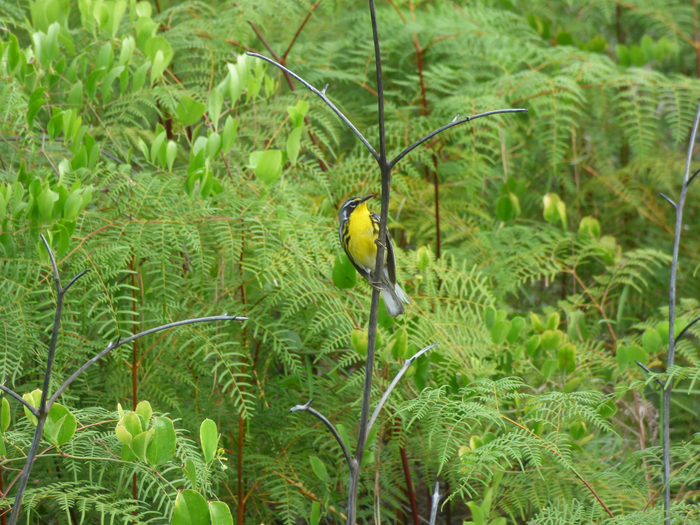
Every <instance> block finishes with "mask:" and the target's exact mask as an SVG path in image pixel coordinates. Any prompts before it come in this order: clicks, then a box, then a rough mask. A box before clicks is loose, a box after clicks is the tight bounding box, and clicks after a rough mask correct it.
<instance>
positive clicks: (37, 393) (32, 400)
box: [22, 388, 41, 426]
mask: <svg viewBox="0 0 700 525" xmlns="http://www.w3.org/2000/svg"><path fill="white" fill-rule="evenodd" d="M22 399H24V400H25V401H26V402H27V403H29V404H30V405H31V406H33V407H34V408H39V405H40V404H41V390H39V389H38V388H37V389H36V390H34V391H33V392H27V393H26V394H24V395H23V396H22ZM24 415H25V416H27V419H28V420H29V422H30V423H31V424H32V425H34V426H36V425H37V423H38V421H37V418H36V417H34V415H33V414H32V413H31V412H30V411H29V410H27V407H24Z"/></svg>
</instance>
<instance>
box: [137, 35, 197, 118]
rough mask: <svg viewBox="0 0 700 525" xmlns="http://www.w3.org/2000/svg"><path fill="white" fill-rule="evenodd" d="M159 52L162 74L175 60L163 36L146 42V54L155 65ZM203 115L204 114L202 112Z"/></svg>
mask: <svg viewBox="0 0 700 525" xmlns="http://www.w3.org/2000/svg"><path fill="white" fill-rule="evenodd" d="M159 51H160V52H161V53H162V55H163V63H162V68H163V69H162V70H161V72H162V71H165V68H167V67H168V66H169V65H170V61H171V60H172V59H173V48H172V46H171V45H170V42H168V41H167V40H166V39H165V38H163V37H161V36H152V37H150V38H149V39H148V40H146V44H145V46H144V54H145V55H146V56H147V57H148V59H149V60H150V61H151V62H153V63H154V64H155V63H156V60H157V56H158V52H159ZM202 113H204V112H203V111H202ZM200 116H201V115H200Z"/></svg>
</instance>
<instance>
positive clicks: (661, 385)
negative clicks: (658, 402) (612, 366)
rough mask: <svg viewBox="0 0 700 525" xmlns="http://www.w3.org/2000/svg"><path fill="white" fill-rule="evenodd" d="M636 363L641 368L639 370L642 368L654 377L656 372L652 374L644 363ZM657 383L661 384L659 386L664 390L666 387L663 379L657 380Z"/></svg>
mask: <svg viewBox="0 0 700 525" xmlns="http://www.w3.org/2000/svg"><path fill="white" fill-rule="evenodd" d="M635 363H637V365H638V366H639V368H641V369H642V370H644V371H645V372H646V373H647V374H650V375H653V373H654V372H652V371H651V370H649V369H648V368H647V367H646V366H644V365H643V364H642V363H640V362H639V361H635ZM656 382H657V383H658V384H659V386H660V387H661V388H662V389H663V387H664V383H663V381H661V379H657V380H656Z"/></svg>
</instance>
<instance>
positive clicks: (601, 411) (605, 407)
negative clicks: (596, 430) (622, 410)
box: [598, 399, 617, 419]
mask: <svg viewBox="0 0 700 525" xmlns="http://www.w3.org/2000/svg"><path fill="white" fill-rule="evenodd" d="M616 413H617V405H616V404H615V401H614V400H613V399H608V400H607V401H605V402H604V403H603V404H601V405H600V407H599V408H598V415H599V416H600V417H602V418H604V419H609V418H611V417H613V416H614V415H615V414H616Z"/></svg>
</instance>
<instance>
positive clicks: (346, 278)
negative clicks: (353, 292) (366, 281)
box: [333, 253, 357, 290]
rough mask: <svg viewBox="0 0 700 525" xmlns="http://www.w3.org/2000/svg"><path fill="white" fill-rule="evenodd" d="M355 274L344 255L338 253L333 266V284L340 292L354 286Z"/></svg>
mask: <svg viewBox="0 0 700 525" xmlns="http://www.w3.org/2000/svg"><path fill="white" fill-rule="evenodd" d="M356 282H357V273H356V270H355V267H354V266H353V265H352V262H350V259H349V258H348V256H347V255H346V254H345V253H340V254H339V255H338V256H337V257H336V258H335V263H334V264H333V284H335V285H336V286H337V287H338V288H340V289H341V290H347V289H349V288H352V287H354V286H355V283H356Z"/></svg>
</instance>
